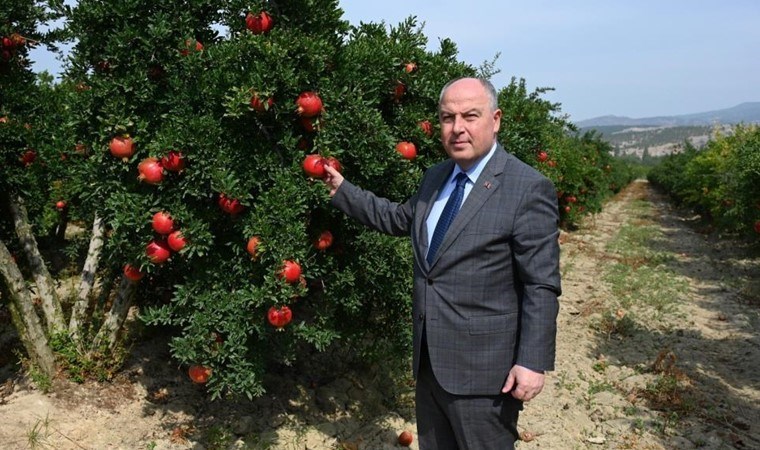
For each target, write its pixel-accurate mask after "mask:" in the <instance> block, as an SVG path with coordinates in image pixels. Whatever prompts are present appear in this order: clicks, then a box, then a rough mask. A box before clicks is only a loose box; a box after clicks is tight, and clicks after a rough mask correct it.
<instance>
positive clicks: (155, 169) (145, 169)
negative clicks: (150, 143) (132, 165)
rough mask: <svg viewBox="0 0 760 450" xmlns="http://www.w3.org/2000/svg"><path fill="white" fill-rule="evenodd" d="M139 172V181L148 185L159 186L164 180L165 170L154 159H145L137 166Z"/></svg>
mask: <svg viewBox="0 0 760 450" xmlns="http://www.w3.org/2000/svg"><path fill="white" fill-rule="evenodd" d="M137 171H138V172H140V175H138V176H137V179H138V180H140V181H144V182H145V183H148V184H159V183H160V182H161V181H162V180H163V179H164V168H163V167H162V166H161V163H160V162H159V161H158V159H156V158H153V157H150V158H145V159H143V160H142V161H141V162H140V164H138V165H137Z"/></svg>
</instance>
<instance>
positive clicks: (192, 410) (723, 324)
mask: <svg viewBox="0 0 760 450" xmlns="http://www.w3.org/2000/svg"><path fill="white" fill-rule="evenodd" d="M562 242H563V243H562V252H563V254H562V258H563V259H562V271H563V289H564V293H563V296H562V297H561V304H562V310H561V312H560V326H559V337H558V352H557V355H558V360H557V370H556V371H555V372H553V373H551V374H550V375H549V377H548V378H547V386H546V388H545V391H544V392H543V393H542V394H541V395H540V396H539V397H538V398H537V399H536V400H534V401H533V402H531V403H529V404H527V405H526V408H525V411H524V413H523V415H522V417H521V429H522V431H523V433H524V436H525V437H526V441H525V442H521V443H519V445H518V447H519V448H520V449H522V450H528V449H551V450H553V449H559V450H564V449H568V450H573V449H591V448H593V449H691V448H701V449H757V448H760V337H759V336H758V333H757V330H758V324H760V315H759V312H760V258H758V257H757V256H755V257H754V258H753V257H752V256H751V255H750V250H753V249H752V248H751V245H750V244H747V243H744V244H742V243H741V242H737V241H729V240H719V239H718V237H717V236H714V235H706V234H701V233H700V232H699V230H698V221H697V218H692V217H688V216H686V215H684V214H682V213H679V212H678V211H676V210H675V209H673V208H672V207H671V206H669V205H668V204H667V203H666V202H665V201H664V200H663V199H662V198H661V197H659V196H658V195H657V194H655V193H654V192H653V191H652V190H651V189H650V188H649V186H648V185H647V184H646V183H645V182H637V183H634V184H633V185H631V186H630V187H629V188H627V189H626V190H625V191H624V192H622V193H621V194H620V195H618V196H617V197H616V198H615V199H613V200H612V201H610V202H609V203H608V204H607V205H606V207H605V211H604V212H603V213H600V214H598V215H597V216H596V217H594V218H591V219H589V220H588V221H587V222H586V223H585V224H584V225H583V226H581V227H580V229H579V230H578V231H574V232H572V233H569V234H563V236H562ZM754 246H755V247H754V252H755V255H757V254H758V248H757V244H754ZM161 342H162V341H161V339H160V338H158V337H157V338H156V340H155V342H154V344H155V345H150V344H148V345H142V346H141V348H138V349H135V352H134V357H133V358H132V360H131V361H130V363H129V365H128V368H127V369H126V370H125V371H124V373H123V374H122V375H120V376H119V377H118V378H117V380H116V381H115V382H113V383H108V384H87V385H74V384H68V383H63V382H61V383H60V385H59V386H58V387H57V391H56V392H57V393H56V394H51V395H44V394H41V393H40V392H39V391H35V390H33V389H31V388H30V387H29V386H28V384H27V383H25V382H23V381H22V380H21V379H20V378H18V377H17V376H15V375H13V373H12V372H10V371H9V369H8V368H7V366H6V368H4V369H2V370H0V382H3V381H5V380H6V379H7V380H8V381H6V382H5V385H3V386H1V387H0V448H2V449H16V448H18V449H23V448H55V449H92V450H101V449H130V450H132V449H208V450H211V449H217V448H218V449H227V448H240V449H242V448H251V449H259V448H261V449H264V448H271V449H297V448H298V449H359V448H361V449H370V450H374V449H392V448H399V447H398V446H397V445H395V440H396V435H397V433H398V432H399V431H400V430H402V429H409V430H411V431H413V432H414V431H416V430H415V426H414V420H413V417H414V416H413V404H412V401H411V398H412V396H411V394H412V390H411V383H408V382H402V383H397V384H395V385H394V384H393V383H389V382H388V380H382V379H378V378H377V377H374V378H373V377H372V376H366V375H365V376H364V377H361V378H360V377H357V376H345V377H339V378H336V379H333V380H325V382H324V383H322V384H321V385H318V386H317V385H304V384H299V383H292V382H282V381H278V380H274V381H275V382H273V383H271V385H272V386H277V387H276V388H274V389H273V390H272V391H271V395H269V396H267V397H266V398H262V399H257V400H255V401H252V402H219V401H217V402H209V401H208V400H207V399H206V398H205V396H204V392H203V390H202V388H199V387H197V386H194V385H192V384H190V383H189V382H188V381H187V379H186V376H185V374H184V373H182V372H180V371H178V370H177V368H176V366H175V363H173V362H172V361H171V359H170V358H169V355H168V353H167V351H166V350H165V346H164V345H160V343H161ZM156 349H161V350H159V351H157V350H156ZM389 398H392V399H395V400H394V401H392V402H389V401H388V399H389ZM34 446H36V447H34ZM412 448H413V449H416V448H417V446H416V442H415V443H413V444H412Z"/></svg>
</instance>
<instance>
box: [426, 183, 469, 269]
mask: <svg viewBox="0 0 760 450" xmlns="http://www.w3.org/2000/svg"><path fill="white" fill-rule="evenodd" d="M455 180H456V182H457V187H455V188H454V192H452V193H451V195H450V196H449V200H448V201H447V202H446V206H444V207H443V212H442V213H441V217H440V218H439V219H438V223H437V224H435V231H434V232H433V239H432V240H431V241H430V248H429V249H428V253H427V262H428V264H430V263H431V262H432V261H433V258H434V257H435V252H437V251H438V247H440V246H441V242H443V237H444V236H446V230H448V229H449V226H450V225H451V222H453V221H454V217H456V216H457V213H458V212H459V207H460V206H462V199H463V198H464V185H465V183H467V174H465V173H464V172H459V173H458V174H457V176H456V178H455Z"/></svg>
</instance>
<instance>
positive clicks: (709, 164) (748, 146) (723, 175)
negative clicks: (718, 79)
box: [649, 125, 760, 236]
mask: <svg viewBox="0 0 760 450" xmlns="http://www.w3.org/2000/svg"><path fill="white" fill-rule="evenodd" d="M649 179H650V180H651V181H652V183H653V184H656V185H657V186H660V187H661V188H663V189H664V190H665V191H666V192H668V193H669V194H671V195H672V196H673V197H674V198H675V199H676V200H677V201H678V202H680V203H681V204H683V205H684V206H688V207H690V208H693V209H695V210H697V211H698V212H700V213H701V214H702V215H703V216H705V217H707V218H709V219H710V221H711V224H712V225H714V226H716V227H717V228H719V229H722V230H728V231H732V232H740V233H742V232H744V233H746V232H752V231H753V230H754V233H757V234H756V236H757V235H760V126H758V125H739V126H737V127H735V128H734V129H733V130H732V132H731V133H730V134H723V133H718V134H716V135H715V136H713V137H712V139H711V140H710V141H708V143H707V144H706V146H705V147H704V148H703V149H696V148H694V147H693V146H691V145H688V143H687V144H685V148H684V151H682V152H679V153H674V154H672V155H669V156H667V157H665V158H664V159H663V161H662V162H661V163H660V164H659V165H658V166H656V167H655V168H654V169H652V171H651V172H650V173H649Z"/></svg>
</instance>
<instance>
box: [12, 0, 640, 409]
mask: <svg viewBox="0 0 760 450" xmlns="http://www.w3.org/2000/svg"><path fill="white" fill-rule="evenodd" d="M63 10H64V11H65V12H66V15H67V18H68V22H67V29H66V31H67V32H68V33H69V35H70V37H71V38H72V39H74V42H75V45H74V47H73V49H72V51H71V53H70V54H69V55H68V63H67V66H66V71H65V74H64V76H63V79H62V80H61V82H60V83H58V84H55V85H53V84H51V83H50V82H49V80H48V82H42V81H41V80H37V81H35V80H34V79H33V76H32V74H30V73H29V72H28V71H27V72H25V75H24V77H23V78H18V79H13V80H10V81H8V82H9V83H11V84H12V85H13V86H14V89H19V90H21V89H27V90H35V91H39V92H42V93H44V95H41V96H40V95H37V96H31V95H27V96H24V95H18V96H17V97H18V98H26V101H32V100H31V99H40V98H43V99H45V101H46V102H47V101H48V100H54V101H51V102H49V103H32V105H31V106H30V108H32V109H34V108H37V110H39V111H41V112H40V114H41V115H40V119H39V120H38V122H40V123H39V124H38V125H37V124H32V126H31V127H30V128H25V127H23V126H22V125H21V123H24V121H21V120H13V121H10V120H9V121H8V123H6V124H0V129H2V131H0V132H2V133H3V134H2V136H3V139H4V140H3V149H2V151H3V155H4V158H5V159H6V162H8V164H6V165H4V166H3V179H8V180H14V181H13V183H14V186H17V189H18V190H19V191H20V192H22V193H23V194H24V195H25V196H26V197H27V199H32V198H33V199H35V201H34V202H32V203H34V204H35V206H34V208H32V209H31V213H30V214H31V215H32V216H33V217H34V220H35V221H37V222H36V223H40V224H44V223H46V221H45V220H42V219H41V218H44V217H45V216H46V215H47V216H50V217H51V219H49V220H48V221H47V222H50V223H54V222H55V220H57V219H59V218H60V217H59V215H60V214H59V213H60V211H56V209H55V208H54V207H53V205H55V204H56V202H58V201H61V200H63V201H65V202H66V208H65V210H66V211H67V213H68V211H70V216H69V217H70V218H71V219H73V220H76V221H77V223H79V224H80V225H82V227H83V228H84V229H85V231H83V233H84V234H85V235H86V234H87V233H88V231H86V230H88V229H89V224H90V223H92V222H93V221H94V220H95V218H96V217H97V218H100V219H102V220H103V222H104V223H105V226H106V229H107V232H106V239H105V246H104V251H103V256H102V258H101V260H100V263H99V268H98V277H99V278H100V279H102V280H104V281H105V283H104V285H105V286H110V283H113V282H114V281H115V280H118V279H119V278H121V277H122V272H123V268H124V267H125V265H129V266H130V269H129V270H128V271H126V272H124V273H125V275H124V276H126V277H128V278H129V279H130V280H133V281H131V282H130V283H134V284H136V285H137V286H138V288H137V296H136V298H137V304H136V306H137V307H138V309H139V312H140V318H141V319H142V320H143V321H144V322H145V323H147V324H150V325H159V326H166V327H168V328H169V329H171V330H173V332H174V333H175V337H174V339H173V340H172V344H171V346H172V351H173V355H174V357H175V358H176V359H177V360H178V361H179V362H180V363H181V364H182V366H183V368H190V369H192V370H190V371H189V372H190V375H191V378H193V379H194V380H195V381H196V382H202V383H207V386H208V388H209V391H210V393H211V394H212V395H214V396H220V395H224V394H226V393H232V394H246V395H249V396H254V395H261V394H262V393H263V389H264V387H263V384H262V383H263V379H264V375H265V374H266V372H267V371H270V370H274V369H275V368H276V367H278V366H281V365H291V364H294V363H295V362H296V361H297V360H298V359H302V358H304V357H307V356H308V355H310V354H311V353H313V352H314V351H325V350H334V349H341V354H342V355H343V357H344V358H346V359H347V360H349V361H369V362H372V361H402V360H404V359H405V358H407V357H408V355H409V353H410V352H409V346H410V343H411V339H410V333H411V327H410V326H409V321H410V314H411V303H410V302H411V264H412V256H411V251H410V247H409V244H408V242H407V241H406V240H404V239H397V238H391V237H387V236H383V235H380V234H378V233H376V232H372V231H370V230H368V229H366V228H364V227H362V226H360V225H357V224H356V223H354V222H353V221H351V220H348V219H346V218H345V217H343V216H342V214H340V213H338V212H337V211H336V210H335V209H333V208H331V207H330V206H329V205H328V200H329V198H328V194H327V191H326V189H325V187H324V186H323V185H322V183H321V181H319V180H315V179H314V178H313V177H312V176H308V175H307V173H305V172H304V169H303V163H304V159H305V158H306V156H307V155H320V156H321V157H323V158H331V157H332V158H336V159H337V160H338V161H339V163H340V165H341V166H342V171H343V173H344V174H345V176H346V177H347V178H348V179H350V180H352V181H353V182H355V183H356V184H358V185H360V186H362V187H364V188H367V189H370V190H372V191H374V192H376V193H377V194H379V195H381V196H385V197H388V198H390V199H393V200H397V201H403V200H405V199H406V198H408V197H409V196H410V195H411V194H412V193H413V192H414V189H415V188H416V186H417V184H418V182H419V180H420V177H421V175H422V173H423V171H424V170H425V168H427V167H429V166H431V165H432V164H434V163H436V162H438V161H441V160H442V159H443V158H445V155H444V153H443V151H442V148H441V145H440V142H439V141H438V139H437V137H436V134H437V131H438V125H437V117H436V107H437V101H438V96H439V92H440V89H441V87H442V86H443V85H444V84H445V82H446V81H448V80H450V79H452V78H456V77H461V76H474V75H483V76H489V75H490V73H489V67H488V66H485V67H481V68H474V67H471V66H469V65H467V64H464V63H461V62H459V61H458V60H457V49H456V46H455V44H454V43H453V42H451V41H449V40H442V41H441V42H440V48H439V49H438V50H436V51H429V50H427V49H426V47H427V38H426V37H425V36H424V35H423V34H422V32H421V29H420V28H419V27H418V26H417V24H416V21H415V20H414V19H409V20H407V21H405V22H403V23H401V24H399V25H398V26H394V27H387V26H385V25H384V24H371V23H370V24H361V25H359V26H350V25H349V24H348V23H347V22H345V21H344V20H342V18H341V16H342V12H341V10H340V9H339V8H338V6H337V1H334V0H291V1H283V2H276V3H274V2H251V3H249V2H242V1H237V0H232V1H226V2H216V1H214V2H212V1H209V0H193V1H184V2H178V1H176V0H150V1H149V0H129V1H126V0H125V1H118V2H108V3H107V4H106V3H104V2H101V1H97V0H81V1H79V2H78V3H77V5H76V7H73V8H71V9H66V8H64V9H63ZM219 30H227V31H226V33H225V34H224V35H220V31H219ZM544 92H545V90H543V89H539V90H537V91H535V92H528V91H527V89H526V87H525V81H524V80H512V82H511V83H510V84H509V86H507V87H504V88H503V89H501V90H500V93H499V103H500V107H501V108H502V109H503V111H504V118H503V121H504V122H503V126H502V131H501V133H500V137H499V138H500V140H501V141H502V142H503V143H504V144H505V146H506V147H507V148H508V150H509V151H511V152H513V153H514V154H515V155H517V156H518V157H520V158H521V159H523V160H524V161H526V162H528V163H529V164H532V165H534V166H535V167H537V168H538V169H539V170H541V171H542V172H543V173H545V174H546V175H547V176H548V177H549V178H551V179H552V181H554V183H555V184H556V186H557V189H558V193H557V194H558V199H559V203H560V206H561V214H562V218H563V225H565V226H572V225H573V224H574V223H575V222H576V221H577V220H578V219H579V218H580V217H581V216H582V215H583V214H585V213H588V212H596V211H599V209H600V208H601V206H602V202H603V200H604V198H606V197H607V196H608V195H610V194H611V193H613V192H616V191H617V190H619V189H620V188H622V187H623V186H625V185H626V184H627V183H628V182H629V181H630V179H631V178H632V177H633V176H634V174H633V172H631V171H630V170H629V169H628V168H627V166H625V165H624V164H623V163H621V162H619V161H617V160H615V159H614V158H613V157H612V156H611V154H610V151H611V148H610V147H609V145H608V144H606V143H605V142H604V141H602V140H601V139H600V138H599V137H598V136H596V135H595V134H593V133H587V134H584V135H578V134H577V133H575V131H574V127H573V126H572V124H570V123H569V122H567V121H566V119H565V118H563V117H562V116H561V115H560V110H559V105H557V104H552V103H550V102H547V101H545V100H543V99H542V98H541V94H543V93H544ZM313 94H316V96H318V97H319V102H320V103H321V104H319V105H317V104H316V101H315V100H314V97H315V96H314V95H313ZM301 97H307V98H309V102H311V103H308V104H303V105H302V106H301V111H300V112H299V109H298V108H297V104H296V101H297V99H299V98H301ZM315 105H316V106H315ZM310 109H314V111H308V110H310ZM1 111H2V112H3V113H5V111H6V110H5V109H3V110H1ZM43 112H44V115H42V114H43ZM30 123H31V122H30ZM3 126H7V128H3ZM11 127H12V128H11ZM402 141H404V142H409V143H411V144H413V145H414V153H416V156H413V155H412V154H411V153H405V154H404V155H402V154H400V153H399V152H398V151H397V150H396V145H397V144H398V143H399V142H402ZM32 143H34V145H35V146H36V148H37V149H38V153H39V154H40V156H41V161H42V162H44V164H41V163H40V161H39V160H38V161H37V162H35V163H34V164H24V163H23V160H22V161H19V160H18V158H19V157H22V156H21V155H22V152H23V151H24V149H25V148H26V147H28V146H30V145H32ZM320 161H321V160H320ZM11 163H12V164H11ZM6 167H7V169H6ZM310 173H312V172H310ZM314 173H318V171H316V172H313V173H312V175H314ZM161 212H164V213H166V215H168V216H169V217H168V218H167V217H166V216H165V215H161V214H159V216H161V217H160V218H159V219H155V218H154V217H155V216H156V214H157V213H161ZM56 214H58V215H56ZM157 221H158V222H157ZM49 225H50V224H49ZM39 231H40V232H41V231H42V230H39ZM176 232H179V233H181V235H177V234H175V233H176ZM2 238H3V240H4V241H5V240H8V241H9V242H11V243H12V242H13V236H12V233H11V232H10V228H8V230H7V231H6V232H5V234H3V237H2ZM61 245H64V244H61ZM11 246H13V244H11ZM83 249H84V248H83V247H82V246H80V247H79V250H80V251H82V250H83ZM79 256H81V255H79ZM72 264H78V261H77V260H72ZM286 267H287V269H286ZM106 297H107V296H106ZM105 302H106V303H107V302H109V300H105ZM101 307H102V305H101ZM98 320H100V319H98V318H97V317H95V318H94V319H93V321H98ZM91 325H92V324H89V325H87V326H91ZM85 334H87V333H85ZM390 365H391V366H400V367H403V365H400V364H390Z"/></svg>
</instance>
